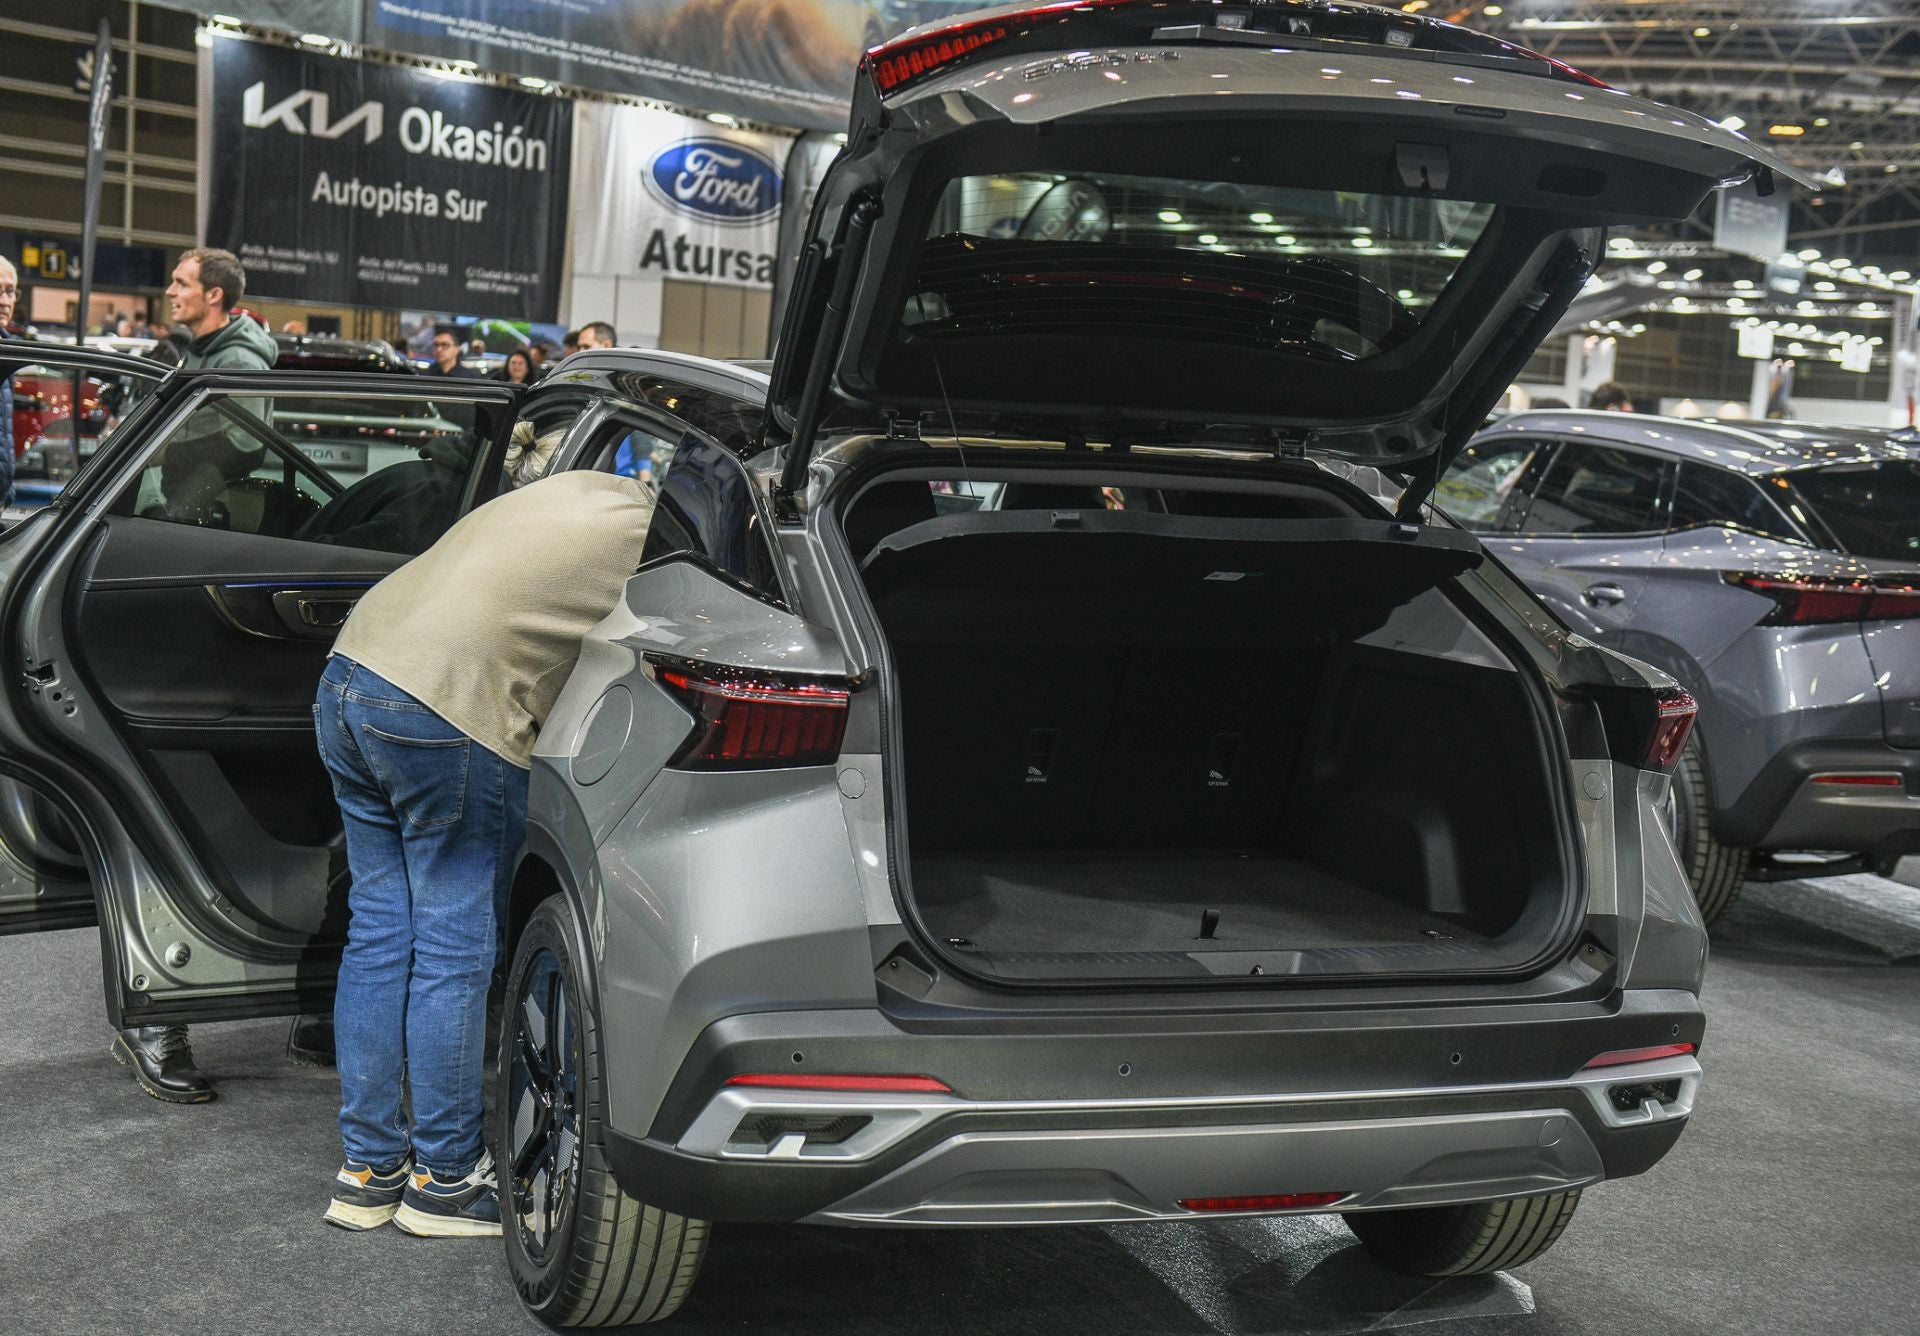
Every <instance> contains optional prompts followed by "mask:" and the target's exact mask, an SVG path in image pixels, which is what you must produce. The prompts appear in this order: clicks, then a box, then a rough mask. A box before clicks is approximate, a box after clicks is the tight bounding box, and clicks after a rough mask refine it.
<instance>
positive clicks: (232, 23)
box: [211, 14, 240, 28]
mask: <svg viewBox="0 0 1920 1336" xmlns="http://www.w3.org/2000/svg"><path fill="white" fill-rule="evenodd" d="M211 17H212V19H213V21H214V22H215V23H224V24H226V25H227V26H228V27H229V28H238V27H239V26H240V20H239V19H237V18H235V17H234V16H233V15H231V14H214V15H212V16H211Z"/></svg>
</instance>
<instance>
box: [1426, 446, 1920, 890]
mask: <svg viewBox="0 0 1920 1336" xmlns="http://www.w3.org/2000/svg"><path fill="white" fill-rule="evenodd" d="M1438 496H1439V501H1440V505H1441V507H1442V508H1443V509H1444V510H1445V511H1446V512H1447V514H1449V515H1450V516H1451V517H1452V518H1453V519H1455V520H1456V521H1458V522H1459V523H1461V524H1463V525H1465V526H1466V527H1468V528H1470V529H1474V530H1476V531H1478V532H1480V533H1481V534H1482V535H1483V536H1484V537H1485V539H1486V542H1487V546H1488V550H1489V551H1491V552H1493V553H1494V554H1496V555H1497V556H1498V557H1499V558H1500V559H1501V561H1503V562H1504V563H1505V564H1506V565H1507V566H1508V567H1509V568H1510V569H1511V570H1513V572H1514V573H1515V574H1516V575H1518V576H1520V577H1521V578H1522V579H1523V580H1525V581H1526V582H1527V584H1528V586H1529V587H1531V588H1532V589H1533V591H1534V592H1535V593H1536V594H1538V595H1539V596H1540V597H1541V599H1543V600H1544V601H1545V602H1546V603H1547V604H1548V605H1549V606H1550V607H1552V608H1553V609H1554V610H1555V611H1556V612H1557V613H1558V614H1559V615H1560V616H1561V618H1562V619H1563V620H1565V621H1566V623H1567V625H1568V626H1570V627H1572V628H1573V629H1575V630H1576V631H1578V632H1580V633H1581V634H1582V635H1584V636H1586V637H1588V638H1589V639H1591V640H1593V641H1595V642H1597V643H1599V644H1603V645H1608V646H1611V647H1613V648H1615V649H1618V650H1620V651H1621V652H1623V653H1626V654H1631V655H1633V656H1634V657H1635V658H1639V659H1642V660H1645V661H1646V662H1648V663H1651V664H1653V665H1655V666H1656V667H1658V668H1660V669H1661V670H1662V671H1664V672H1667V673H1670V674H1671V675H1672V676H1673V677H1674V678H1675V679H1677V680H1678V681H1679V682H1680V683H1681V684H1682V685H1683V686H1685V687H1686V688H1687V690H1688V691H1690V692H1691V693H1692V694H1693V696H1694V698H1695V699H1696V700H1698V701H1699V702H1700V719H1699V723H1698V724H1697V726H1696V727H1695V729H1694V733H1693V738H1692V741H1691V742H1690V744H1689V748H1688V754H1687V755H1686V756H1685V757H1684V758H1683V759H1682V761H1681V766H1680V769H1679V771H1678V772H1677V777H1676V782H1675V785H1674V799H1675V804H1674V808H1675V810H1674V815H1675V835H1676V840H1677V842H1678V845H1679V848H1680V853H1681V858H1682V862H1683V864H1684V865H1685V866H1686V867H1687V869H1688V873H1689V876H1690V879H1691V880H1692V882H1693V885H1694V888H1695V892H1696V894H1697V895H1698V896H1699V898H1700V903H1701V909H1702V913H1703V914H1704V915H1705V917H1706V918H1707V920H1708V921H1709V922H1711V921H1712V920H1713V919H1714V918H1715V917H1716V916H1718V915H1719V914H1720V913H1721V912H1722V911H1723V910H1724V909H1725V908H1726V906H1727V905H1728V904H1730V903H1731V902H1732V900H1733V898H1734V896H1735V895H1736V894H1737V893H1738V891H1739V888H1740V885H1741V883H1742V881H1743V879H1745V878H1747V877H1750V876H1759V877H1772V876H1807V875H1810V874H1812V873H1817V872H1821V871H1852V870H1856V869H1858V868H1861V867H1870V868H1873V869H1876V870H1885V869H1886V868H1887V867H1888V866H1890V865H1891V864H1892V863H1893V862H1895V861H1896V860H1897V859H1899V858H1900V857H1902V856H1903V855H1906V854H1911V853H1915V852H1920V438H1915V437H1914V436H1913V435H1912V434H1911V433H1904V434H1903V433H1896V432H1890V431H1885V430H1874V429H1870V428H1845V427H1825V426H1816V425H1812V424H1804V423H1782V422H1765V423H1731V422H1729V423H1715V422H1699V421H1681V420H1677V419H1666V418H1658V417H1645V416H1640V415H1635V414H1624V413H1584V412H1566V411H1560V412H1538V413H1523V414H1519V415H1517V416H1515V417H1511V418H1507V419H1505V420H1503V421H1502V422H1500V423H1499V424H1498V425H1496V426H1495V427H1494V428H1492V429H1491V430H1489V431H1487V432H1485V433H1483V434H1482V435H1481V436H1479V437H1478V438H1476V439H1475V440H1474V442H1473V443H1472V444H1471V445H1469V446H1468V447H1467V449H1466V450H1465V451H1464V452H1463V453H1462V455H1461V456H1460V458H1459V459H1458V460H1457V461H1456V462H1455V463H1454V465H1453V467H1452V470H1451V471H1450V472H1449V473H1448V475H1447V477H1446V478H1445V480H1443V481H1442V482H1441V484H1440V486H1439V490H1438ZM1800 851H1825V852H1826V853H1827V854H1828V857H1826V858H1824V859H1819V860H1810V859H1808V858H1806V857H1802V856H1798V855H1799V853H1800ZM1783 854H1788V855H1789V856H1786V857H1782V856H1781V855H1783Z"/></svg>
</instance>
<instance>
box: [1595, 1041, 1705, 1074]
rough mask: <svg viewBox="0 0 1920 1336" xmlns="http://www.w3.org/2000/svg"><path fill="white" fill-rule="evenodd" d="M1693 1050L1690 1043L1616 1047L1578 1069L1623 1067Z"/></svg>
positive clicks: (1656, 1060)
mask: <svg viewBox="0 0 1920 1336" xmlns="http://www.w3.org/2000/svg"><path fill="white" fill-rule="evenodd" d="M1691 1052H1693V1045H1692V1044H1655V1045H1654V1046H1653V1047H1652V1048H1616V1049H1614V1050H1613V1052H1611V1053H1602V1054H1601V1055H1600V1056H1599V1057H1597V1058H1595V1059H1594V1060H1593V1061H1592V1062H1589V1063H1588V1064H1587V1065H1586V1066H1584V1067H1582V1068H1581V1069H1580V1070H1581V1071H1583V1072H1590V1071H1592V1070H1593V1069H1594V1068H1595V1067H1624V1066H1626V1065H1627V1064H1628V1063H1630V1062H1658V1061H1659V1060H1660V1059H1661V1058H1683V1057H1685V1056H1686V1055H1687V1054H1689V1053H1691Z"/></svg>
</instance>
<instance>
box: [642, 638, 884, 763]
mask: <svg viewBox="0 0 1920 1336" xmlns="http://www.w3.org/2000/svg"><path fill="white" fill-rule="evenodd" d="M647 657H648V661H649V662H650V663H652V664H653V666H654V678H655V680H656V681H658V682H659V683H660V685H662V686H663V687H665V688H667V690H668V691H669V692H671V693H672V694H673V695H674V696H675V697H677V698H678V699H679V701H680V703H681V704H682V705H684V706H686V707H687V709H688V710H689V711H691V712H692V714H693V717H694V728H693V731H692V732H691V733H690V734H688V736H687V740H686V741H685V742H684V743H683V744H681V747H680V750H679V751H677V752H675V753H674V755H673V759H671V760H670V761H668V762H667V764H668V765H669V766H672V767H674V768H676V769H680V770H767V769H773V768H777V767H783V766H801V765H829V764H831V763H832V762H833V760H834V759H835V758H836V757H838V756H839V755H840V739H841V738H842V736H844V735H845V733H846V729H847V702H848V699H849V696H848V691H847V688H846V687H845V686H844V685H839V684H835V683H831V682H821V681H807V680H805V679H801V678H791V677H781V676H778V675H775V674H768V673H756V672H750V671H748V670H745V669H735V668H725V667H718V666H716V665H713V664H698V665H696V664H685V663H678V662H674V661H670V660H663V659H659V658H656V657H655V656H653V655H648V656H647Z"/></svg>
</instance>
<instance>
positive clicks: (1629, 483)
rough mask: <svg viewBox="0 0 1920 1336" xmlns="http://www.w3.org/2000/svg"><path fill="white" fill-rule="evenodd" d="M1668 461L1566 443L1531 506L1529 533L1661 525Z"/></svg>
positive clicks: (1634, 529) (1623, 530)
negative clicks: (1662, 488) (1662, 489)
mask: <svg viewBox="0 0 1920 1336" xmlns="http://www.w3.org/2000/svg"><path fill="white" fill-rule="evenodd" d="M1666 469H1667V465H1666V464H1664V463H1663V462H1662V461H1660V460H1658V459H1655V458H1654V457H1653V456H1651V455H1641V454H1635V453H1634V452H1633V451H1631V450H1614V449H1611V448H1609V447H1606V446H1599V445H1572V444H1568V445H1563V446H1561V447H1560V450H1559V452H1558V453H1557V454H1555V455H1554V458H1553V466H1552V467H1551V468H1549V469H1548V470H1547V476H1546V478H1545V480H1544V481H1542V482H1541V484H1540V490H1539V491H1538V492H1537V493H1535V495H1534V498H1533V503H1532V504H1531V505H1529V506H1528V507H1527V518H1526V520H1525V521H1524V522H1523V523H1522V524H1521V526H1520V532H1521V533H1529V534H1586V535H1599V534H1610V533H1646V532H1649V531H1650V530H1653V529H1658V528H1660V527H1661V525H1660V523H1659V520H1658V518H1657V517H1658V513H1659V508H1660V489H1661V486H1662V485H1663V483H1664V481H1665V475H1666Z"/></svg>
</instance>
